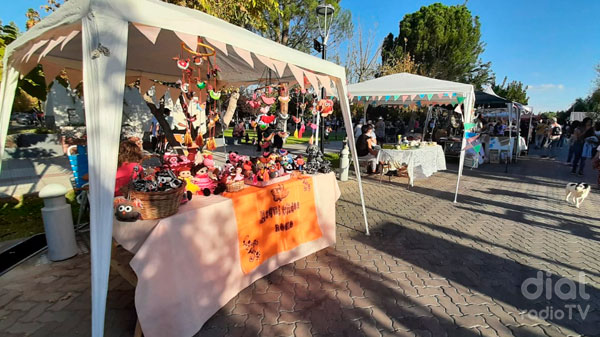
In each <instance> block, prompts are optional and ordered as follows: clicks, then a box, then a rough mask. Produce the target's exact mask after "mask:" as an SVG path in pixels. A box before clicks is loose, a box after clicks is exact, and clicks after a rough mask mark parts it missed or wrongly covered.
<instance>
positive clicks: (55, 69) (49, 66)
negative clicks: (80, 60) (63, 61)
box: [42, 60, 63, 86]
mask: <svg viewBox="0 0 600 337" xmlns="http://www.w3.org/2000/svg"><path fill="white" fill-rule="evenodd" d="M42 69H44V78H45V80H46V86H49V85H50V83H52V82H54V80H55V79H56V76H58V75H59V74H60V72H61V71H62V69H63V67H61V66H59V65H57V64H55V63H52V62H48V61H45V60H44V61H42Z"/></svg>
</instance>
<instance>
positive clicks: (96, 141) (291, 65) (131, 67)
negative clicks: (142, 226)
mask: <svg viewBox="0 0 600 337" xmlns="http://www.w3.org/2000/svg"><path fill="white" fill-rule="evenodd" d="M157 13H160V14H159V15H157ZM136 24H137V25H142V26H146V27H150V29H148V31H149V33H148V32H146V33H145V34H144V33H143V32H142V30H141V29H140V28H138V30H136V29H132V27H133V25H136ZM136 27H137V26H136ZM153 29H154V33H155V35H153V34H154V33H152V31H153ZM161 29H163V30H168V31H165V32H163V33H165V34H160V35H159V32H160V30H161ZM156 30H158V31H156ZM79 32H81V34H78V33H79ZM173 33H175V34H174V35H173ZM174 36H176V37H178V38H179V40H177V39H174ZM198 37H203V38H205V39H206V41H207V42H209V43H210V44H212V45H213V46H214V47H216V48H218V50H219V51H220V53H219V55H220V56H219V57H220V58H219V59H218V62H219V66H220V67H221V70H222V75H223V80H224V81H226V82H228V83H230V84H234V83H235V84H237V83H242V82H256V81H257V80H258V79H260V75H261V74H262V70H263V69H264V68H260V69H258V70H257V69H255V67H254V65H256V64H258V62H261V63H262V64H264V65H265V66H266V67H269V68H270V69H274V70H276V71H277V72H278V73H279V76H280V78H282V79H283V78H286V79H295V80H296V81H297V82H298V83H299V84H300V85H301V86H304V78H303V77H304V76H307V78H308V79H309V80H311V84H312V85H313V86H315V85H317V86H318V83H319V82H320V83H321V85H322V86H324V87H325V89H326V90H327V91H330V89H331V84H330V83H328V82H330V81H333V83H334V84H335V87H336V88H337V90H338V93H337V94H338V96H339V98H340V103H341V108H342V113H343V117H344V123H345V126H346V130H347V136H348V139H349V141H350V148H351V150H352V153H353V154H354V155H353V160H354V164H355V165H356V167H358V157H356V149H355V143H354V134H353V132H352V122H351V115H350V105H349V102H348V99H347V97H348V96H347V87H346V73H345V69H344V68H343V67H341V66H339V65H336V64H333V63H331V62H328V61H325V60H321V59H319V58H317V57H314V56H311V55H308V54H305V53H302V52H299V51H297V50H294V49H291V48H288V47H285V46H282V45H280V44H278V43H275V42H273V41H270V40H268V39H265V38H262V37H260V36H258V35H256V34H253V33H251V32H249V31H247V30H245V29H242V28H240V27H237V26H234V25H231V24H229V23H227V22H224V21H222V20H220V19H217V18H214V17H212V16H210V15H207V14H205V13H202V12H199V11H195V10H191V9H188V8H183V7H179V6H176V5H171V4H167V3H164V2H160V1H158V0H79V1H68V2H66V3H65V4H64V5H63V6H61V8H60V9H58V10H57V11H56V12H54V13H53V14H51V15H49V16H48V17H46V18H45V19H44V20H42V21H41V22H39V23H38V24H37V25H36V26H34V27H33V28H32V29H30V30H29V31H27V32H26V33H24V34H23V35H22V36H20V37H19V38H18V39H17V40H15V41H14V42H13V43H11V44H10V45H9V46H8V47H7V50H6V54H5V57H4V60H3V64H4V73H3V77H2V83H1V86H0V94H1V97H0V153H3V152H4V147H5V143H6V135H7V131H8V126H9V120H10V114H11V109H12V105H13V100H14V94H15V90H16V88H17V81H18V78H19V74H26V73H28V72H29V70H31V69H32V68H33V67H34V66H35V65H37V63H38V62H39V61H40V60H41V62H42V64H44V62H48V63H47V64H50V65H53V66H55V67H54V68H57V69H59V70H60V69H62V68H66V70H67V72H68V73H69V75H70V76H69V77H70V78H71V79H74V78H77V76H78V75H79V76H81V75H80V72H78V71H79V70H80V69H81V70H82V71H83V75H82V78H83V81H84V83H83V86H84V95H85V98H84V104H85V117H86V125H87V136H88V140H87V142H88V147H89V149H88V155H89V157H88V160H89V173H90V179H89V180H90V196H89V199H90V206H91V207H90V208H91V211H90V213H91V214H90V228H91V230H90V232H91V263H92V336H94V337H100V336H103V334H104V318H105V310H106V295H107V291H108V274H109V270H110V254H111V253H110V252H111V239H112V222H113V192H114V187H115V176H116V169H117V153H118V146H119V134H120V128H121V119H122V110H123V105H122V102H123V93H124V88H125V83H126V78H127V77H129V76H136V77H144V78H152V79H156V80H164V81H172V80H176V79H177V78H179V77H180V74H181V72H180V70H178V69H177V67H176V66H175V64H174V62H173V61H172V60H171V57H172V56H175V55H176V54H177V53H178V50H172V49H171V50H169V48H171V47H172V46H173V45H176V46H177V45H179V44H180V42H179V41H180V40H181V41H191V42H188V45H189V44H190V43H191V44H192V45H193V44H194V43H195V42H196V41H197V38H198ZM161 39H162V40H161ZM152 40H154V41H152ZM69 42H70V43H69ZM154 43H156V44H157V46H154ZM160 44H163V45H162V46H160V48H159V45H160ZM46 45H47V46H46ZM59 45H60V48H58V46H59ZM44 46H46V47H44ZM165 46H167V47H165ZM41 47H44V48H41ZM193 47H195V45H193ZM165 50H166V51H165ZM265 54H268V56H266V55H265ZM56 66H58V67H56ZM50 68H53V67H48V69H50ZM44 70H47V69H44ZM313 72H314V73H313ZM56 74H57V73H56ZM307 74H308V75H307ZM315 79H318V81H319V82H317V83H315V82H316V80H315ZM74 82H78V81H74ZM0 165H1V163H0ZM0 169H1V166H0ZM358 185H359V192H360V197H361V203H362V210H363V217H364V222H365V231H366V234H367V235H369V225H368V221H367V214H366V207H365V200H364V194H363V188H362V182H361V178H360V176H358Z"/></svg>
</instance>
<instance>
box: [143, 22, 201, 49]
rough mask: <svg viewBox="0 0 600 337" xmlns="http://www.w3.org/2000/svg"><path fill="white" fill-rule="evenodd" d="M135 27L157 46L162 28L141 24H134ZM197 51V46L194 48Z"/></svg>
mask: <svg viewBox="0 0 600 337" xmlns="http://www.w3.org/2000/svg"><path fill="white" fill-rule="evenodd" d="M133 26H134V27H135V28H137V29H138V30H139V31H140V33H142V34H143V35H144V36H145V37H146V38H147V39H148V40H149V41H150V42H152V44H156V39H158V34H159V33H160V27H154V26H147V25H143V24H141V23H135V22H134V23H133ZM192 49H193V50H196V46H194V48H192Z"/></svg>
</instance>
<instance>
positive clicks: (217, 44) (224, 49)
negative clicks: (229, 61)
mask: <svg viewBox="0 0 600 337" xmlns="http://www.w3.org/2000/svg"><path fill="white" fill-rule="evenodd" d="M204 39H205V40H206V42H208V43H210V44H211V45H212V46H213V47H215V48H217V49H218V50H220V51H221V52H223V54H225V55H229V52H228V51H227V44H226V43H225V42H221V41H217V40H213V39H209V38H207V37H205V38H204Z"/></svg>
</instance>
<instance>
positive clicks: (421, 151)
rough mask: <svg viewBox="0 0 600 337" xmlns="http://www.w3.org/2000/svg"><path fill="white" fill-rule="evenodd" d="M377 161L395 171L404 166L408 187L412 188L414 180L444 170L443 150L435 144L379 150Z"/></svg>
mask: <svg viewBox="0 0 600 337" xmlns="http://www.w3.org/2000/svg"><path fill="white" fill-rule="evenodd" d="M377 161H383V162H386V163H389V164H390V165H391V166H392V167H393V168H395V169H396V170H400V169H402V168H403V167H404V166H406V172H407V174H408V181H409V184H410V186H414V181H415V179H423V178H428V177H430V176H431V175H433V174H434V173H435V172H437V171H444V170H445V169H446V157H445V156H444V150H443V149H442V147H441V146H440V145H437V144H435V143H431V144H427V143H423V144H422V145H420V146H419V147H418V148H417V147H415V148H406V149H381V150H379V152H378V153H377Z"/></svg>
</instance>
